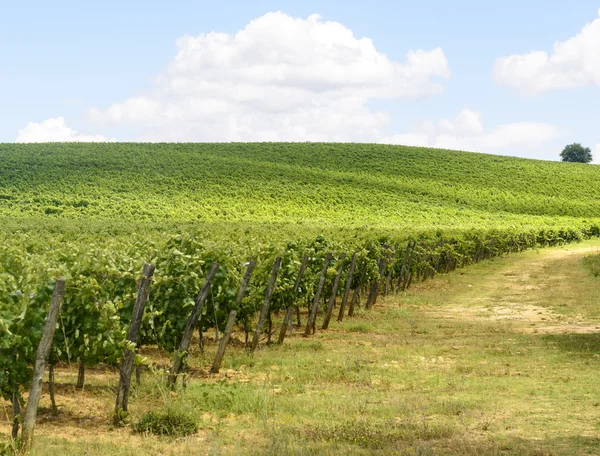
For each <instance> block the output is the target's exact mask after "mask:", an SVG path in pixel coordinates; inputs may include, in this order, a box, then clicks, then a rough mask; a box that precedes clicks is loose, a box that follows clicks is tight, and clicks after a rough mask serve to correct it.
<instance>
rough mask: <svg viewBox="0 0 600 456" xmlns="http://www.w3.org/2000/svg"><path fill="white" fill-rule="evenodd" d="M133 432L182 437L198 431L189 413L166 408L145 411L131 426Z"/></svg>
mask: <svg viewBox="0 0 600 456" xmlns="http://www.w3.org/2000/svg"><path fill="white" fill-rule="evenodd" d="M133 429H134V431H135V432H139V433H150V434H156V435H167V436H170V437H184V436H186V435H191V434H195V433H196V432H197V431H198V424H197V423H196V420H195V419H194V418H192V417H191V416H190V415H189V414H187V413H185V412H183V411H181V410H176V409H173V408H168V409H166V410H163V411H151V412H148V413H146V414H145V415H144V416H142V418H141V419H140V421H139V422H138V423H137V424H135V425H134V427H133Z"/></svg>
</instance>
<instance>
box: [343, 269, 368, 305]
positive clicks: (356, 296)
mask: <svg viewBox="0 0 600 456" xmlns="http://www.w3.org/2000/svg"><path fill="white" fill-rule="evenodd" d="M366 275H367V265H366V264H365V265H364V266H363V269H362V271H361V273H360V277H359V279H358V285H357V286H356V288H355V289H354V293H353V294H352V301H350V307H349V308H348V316H349V317H352V316H353V315H354V308H355V307H356V305H357V304H358V302H359V300H360V288H361V287H362V286H363V283H364V282H365V276H366Z"/></svg>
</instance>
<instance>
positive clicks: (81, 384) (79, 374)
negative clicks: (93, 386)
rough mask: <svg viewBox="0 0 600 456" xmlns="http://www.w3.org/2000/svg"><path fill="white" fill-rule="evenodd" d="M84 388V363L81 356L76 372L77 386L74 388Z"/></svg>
mask: <svg viewBox="0 0 600 456" xmlns="http://www.w3.org/2000/svg"><path fill="white" fill-rule="evenodd" d="M84 386H85V363H84V362H83V355H82V357H81V359H80V360H79V371H78V372H77V385H75V388H77V389H83V387H84Z"/></svg>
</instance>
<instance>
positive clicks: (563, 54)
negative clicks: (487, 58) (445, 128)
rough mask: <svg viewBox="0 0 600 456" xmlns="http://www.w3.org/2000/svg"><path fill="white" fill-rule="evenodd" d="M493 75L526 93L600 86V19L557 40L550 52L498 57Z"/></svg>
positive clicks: (497, 80)
mask: <svg viewBox="0 0 600 456" xmlns="http://www.w3.org/2000/svg"><path fill="white" fill-rule="evenodd" d="M599 14H600V11H599ZM494 79H495V80H496V82H497V83H498V84H500V85H502V86H505V87H509V88H511V89H516V90H518V91H519V92H520V93H521V94H522V95H525V96H532V95H537V94H539V93H541V92H545V91H549V90H553V89H570V88H575V87H585V86H600V19H596V20H595V21H593V22H591V23H589V24H587V25H586V26H585V27H584V28H583V29H582V30H581V32H580V33H579V34H578V35H576V36H574V37H572V38H570V39H568V40H567V41H563V42H560V41H559V42H556V43H555V44H554V47H553V50H552V53H551V54H548V53H547V52H545V51H539V50H538V51H532V52H529V53H527V54H520V55H511V56H508V57H502V58H499V59H497V60H496V62H495V64H494Z"/></svg>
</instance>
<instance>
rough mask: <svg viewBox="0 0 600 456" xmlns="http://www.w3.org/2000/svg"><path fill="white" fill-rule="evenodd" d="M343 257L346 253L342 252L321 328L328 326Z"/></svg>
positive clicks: (342, 267)
mask: <svg viewBox="0 0 600 456" xmlns="http://www.w3.org/2000/svg"><path fill="white" fill-rule="evenodd" d="M345 258H346V254H345V253H342V255H341V256H340V259H339V262H340V264H339V266H338V269H337V274H336V275H335V279H334V281H333V287H332V288H331V296H329V302H328V303H327V311H326V312H325V318H324V319H323V326H321V329H327V328H328V327H329V320H331V312H332V311H333V306H334V305H335V299H336V298H337V292H338V288H339V286H340V280H341V278H342V272H343V270H344V259H345Z"/></svg>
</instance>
